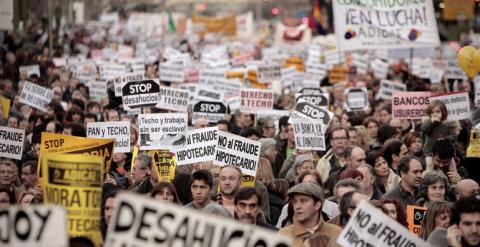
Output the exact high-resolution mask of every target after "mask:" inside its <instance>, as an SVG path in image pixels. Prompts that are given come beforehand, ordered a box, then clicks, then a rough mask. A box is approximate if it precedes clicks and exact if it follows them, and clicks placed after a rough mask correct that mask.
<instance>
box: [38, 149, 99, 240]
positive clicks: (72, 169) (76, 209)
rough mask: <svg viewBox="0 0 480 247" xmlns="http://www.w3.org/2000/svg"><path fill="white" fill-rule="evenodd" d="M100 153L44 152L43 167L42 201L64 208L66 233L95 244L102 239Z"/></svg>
mask: <svg viewBox="0 0 480 247" xmlns="http://www.w3.org/2000/svg"><path fill="white" fill-rule="evenodd" d="M103 163H104V159H103V157H101V156H89V155H82V154H58V153H45V154H44V155H43V162H42V168H43V170H44V171H45V176H44V178H43V180H44V181H43V182H44V185H45V189H44V195H45V199H44V203H45V204H57V205H61V206H63V207H64V208H65V210H67V232H68V236H69V237H78V236H82V237H87V238H89V239H91V240H92V241H93V242H94V243H95V245H96V246H100V244H101V243H102V235H101V230H100V210H101V205H102V202H101V198H102V183H103Z"/></svg>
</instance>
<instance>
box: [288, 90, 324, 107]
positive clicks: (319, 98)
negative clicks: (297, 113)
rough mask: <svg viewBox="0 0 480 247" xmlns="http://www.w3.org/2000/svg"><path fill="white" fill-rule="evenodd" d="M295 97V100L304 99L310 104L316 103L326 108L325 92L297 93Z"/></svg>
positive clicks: (300, 100)
mask: <svg viewBox="0 0 480 247" xmlns="http://www.w3.org/2000/svg"><path fill="white" fill-rule="evenodd" d="M295 97H296V102H302V101H305V102H308V103H310V104H313V105H316V106H318V107H324V108H325V109H328V94H326V93H322V94H302V93H297V94H296V95H295Z"/></svg>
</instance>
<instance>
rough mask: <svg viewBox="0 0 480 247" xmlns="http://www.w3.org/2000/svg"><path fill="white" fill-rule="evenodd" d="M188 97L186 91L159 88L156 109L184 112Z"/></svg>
mask: <svg viewBox="0 0 480 247" xmlns="http://www.w3.org/2000/svg"><path fill="white" fill-rule="evenodd" d="M188 97H189V92H188V90H184V89H178V88H171V87H160V93H159V100H158V103H157V106H156V107H157V108H160V109H165V110H170V111H180V112H186V111H187V108H188Z"/></svg>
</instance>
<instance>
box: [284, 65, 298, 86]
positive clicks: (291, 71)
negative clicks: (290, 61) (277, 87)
mask: <svg viewBox="0 0 480 247" xmlns="http://www.w3.org/2000/svg"><path fill="white" fill-rule="evenodd" d="M296 73H297V69H295V68H294V67H288V68H283V69H282V80H281V82H282V87H283V88H287V87H291V86H292V84H293V77H294V76H295V74H296Z"/></svg>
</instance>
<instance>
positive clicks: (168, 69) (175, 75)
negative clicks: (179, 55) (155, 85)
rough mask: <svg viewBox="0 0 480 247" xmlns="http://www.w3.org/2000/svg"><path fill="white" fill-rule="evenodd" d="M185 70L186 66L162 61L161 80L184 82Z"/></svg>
mask: <svg viewBox="0 0 480 247" xmlns="http://www.w3.org/2000/svg"><path fill="white" fill-rule="evenodd" d="M184 70H185V68H184V66H183V65H178V64H173V63H160V68H159V73H160V74H159V75H160V80H161V81H167V82H183V81H184V80H185V71H184Z"/></svg>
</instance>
